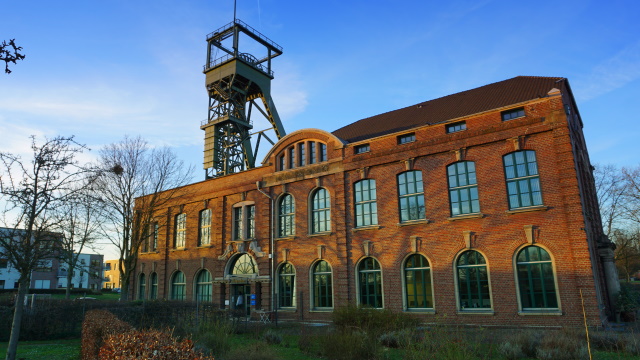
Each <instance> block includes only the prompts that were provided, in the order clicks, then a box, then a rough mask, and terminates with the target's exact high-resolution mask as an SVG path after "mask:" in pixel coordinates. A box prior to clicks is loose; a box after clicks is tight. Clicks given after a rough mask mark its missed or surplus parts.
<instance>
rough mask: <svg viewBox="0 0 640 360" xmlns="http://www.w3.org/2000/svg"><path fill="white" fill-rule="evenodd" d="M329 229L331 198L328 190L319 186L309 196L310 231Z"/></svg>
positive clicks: (318, 231) (319, 231) (315, 232)
mask: <svg viewBox="0 0 640 360" xmlns="http://www.w3.org/2000/svg"><path fill="white" fill-rule="evenodd" d="M327 231H331V200H330V199H329V192H328V191H327V190H326V189H323V188H320V189H318V190H316V191H315V192H314V193H313V195H312V196H311V232H312V233H313V234H317V233H321V232H327Z"/></svg>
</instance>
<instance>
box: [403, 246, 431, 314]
mask: <svg viewBox="0 0 640 360" xmlns="http://www.w3.org/2000/svg"><path fill="white" fill-rule="evenodd" d="M404 286H405V288H404V289H405V295H406V305H407V309H431V308H433V288H432V286H431V267H430V266H429V260H427V258H425V257H424V256H422V255H420V254H413V255H411V256H409V257H408V258H407V260H406V261H405V262H404Z"/></svg>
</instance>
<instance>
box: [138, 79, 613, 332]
mask: <svg viewBox="0 0 640 360" xmlns="http://www.w3.org/2000/svg"><path fill="white" fill-rule="evenodd" d="M536 79H538V78H536ZM543 79H547V78H543ZM548 79H551V78H548ZM553 80H555V78H553ZM524 82H525V83H526V82H527V79H525V80H524ZM505 83H506V82H505ZM551 84H553V86H548V89H547V91H545V93H542V94H539V95H538V96H535V97H531V98H529V99H527V100H526V101H519V102H518V103H510V104H505V105H503V106H499V107H494V108H489V109H486V110H483V111H476V112H473V111H471V110H469V111H468V113H467V114H465V115H464V116H458V117H455V118H450V119H447V120H445V121H439V122H437V123H428V122H427V123H424V124H422V125H415V126H411V127H410V128H405V129H401V128H402V126H401V125H402V124H398V128H397V129H392V130H390V131H381V132H380V135H374V136H372V135H363V136H360V137H359V138H357V137H351V139H349V140H348V139H345V138H344V137H343V138H340V137H338V136H337V135H340V134H344V132H341V130H338V131H336V132H334V133H333V134H332V133H328V132H325V131H322V130H317V129H304V130H299V131H296V132H293V133H291V134H289V135H287V136H286V137H284V138H282V139H281V140H280V141H279V142H278V143H276V144H275V146H274V147H273V148H272V149H271V151H270V152H269V154H268V155H267V157H266V159H265V161H264V162H263V166H262V167H259V168H255V169H251V170H248V171H245V172H242V173H238V174H233V175H228V176H223V177H219V178H215V179H209V180H206V181H202V182H198V183H195V184H192V185H189V186H185V187H184V188H183V189H181V190H182V192H181V196H180V197H178V198H175V199H174V200H172V202H171V203H170V205H169V206H168V207H167V208H164V209H159V210H158V212H157V214H158V215H157V219H158V224H159V231H158V245H157V248H156V249H152V248H150V249H148V250H149V251H147V252H144V253H141V254H140V257H139V263H138V267H137V269H136V273H135V275H134V279H133V281H132V283H133V285H132V286H133V293H134V294H136V295H135V296H136V297H140V296H142V295H141V294H140V291H141V289H142V290H144V291H145V294H144V296H145V297H146V298H149V297H154V296H152V295H151V291H152V290H151V287H152V284H151V282H150V281H151V280H150V279H151V278H150V277H151V276H154V277H157V295H156V296H155V297H157V298H160V299H171V298H172V296H173V295H172V290H171V279H172V275H173V274H174V273H175V272H176V271H181V272H183V273H184V275H185V278H186V285H185V286H184V290H185V296H184V299H186V300H195V299H196V293H195V292H196V287H197V286H196V285H195V283H196V278H197V276H198V274H199V272H200V271H201V270H203V269H206V270H208V271H209V272H210V273H211V277H212V280H211V283H212V285H211V286H210V287H209V288H207V287H204V289H211V290H210V291H211V294H210V296H211V297H210V298H211V301H212V302H213V303H214V304H219V305H220V307H222V308H234V307H235V302H236V299H237V297H236V295H237V293H238V291H239V289H241V287H240V286H241V285H244V286H247V285H248V289H250V291H251V293H252V294H255V299H252V298H250V297H247V298H246V299H247V301H251V300H254V301H255V305H253V306H251V308H250V310H249V311H252V310H255V309H260V308H262V309H266V310H269V309H271V308H272V306H275V307H280V309H279V310H278V311H279V316H280V317H290V318H296V319H300V318H304V319H328V318H329V314H330V311H331V309H332V308H336V307H340V306H344V305H347V304H349V303H351V304H358V303H361V302H362V295H363V294H362V293H361V290H360V289H361V287H360V286H359V277H358V273H359V271H358V267H359V266H360V264H362V262H361V261H362V260H363V259H368V258H373V259H375V260H376V261H377V262H378V263H379V265H380V273H381V289H382V297H381V299H382V304H381V307H384V308H388V309H392V310H396V311H407V312H411V313H415V314H416V316H419V317H421V318H423V319H424V321H427V322H432V321H440V322H446V323H458V324H481V325H488V326H490V325H497V326H552V327H553V326H568V325H570V326H579V325H580V324H582V322H583V310H582V300H584V309H585V312H586V316H587V321H588V323H589V325H591V326H600V325H602V324H603V323H604V322H606V317H607V316H610V315H611V305H610V301H609V293H610V292H611V290H610V287H611V285H610V284H608V283H607V281H606V279H607V277H606V276H605V275H606V274H605V266H604V265H603V264H604V262H603V258H604V255H603V253H604V252H606V251H608V250H610V248H609V245H610V243H609V242H608V239H606V238H605V237H604V236H603V235H602V230H601V227H600V217H599V213H598V208H597V201H596V198H595V190H594V186H593V177H592V175H591V165H590V163H589V158H588V154H587V152H586V146H585V143H584V138H583V135H582V130H581V129H582V122H581V120H580V117H579V114H578V113H577V109H576V107H575V103H574V100H573V97H572V95H571V90H570V88H569V86H568V82H567V81H566V79H562V80H561V81H556V82H551ZM506 89H507V90H513V89H509V88H508V87H507V88H506ZM473 91H475V92H481V91H485V90H482V88H479V89H474V90H470V92H473ZM490 96H494V94H490ZM434 104H435V101H434ZM430 105H431V102H426V103H424V104H420V105H417V106H416V107H418V108H419V107H422V106H426V107H428V106H430ZM514 108H523V109H524V113H525V116H520V117H516V118H514V119H511V120H508V121H503V119H502V117H501V112H502V111H504V110H509V109H514ZM407 109H409V108H406V109H401V110H398V112H400V111H405V112H406V111H409V110H407ZM389 114H391V113H389ZM396 115H397V116H401V115H402V113H397V114H396ZM371 119H373V120H371ZM366 120H368V121H375V120H376V118H375V117H374V118H370V119H366ZM363 121H364V120H363ZM377 121H380V119H378V120H377ZM461 121H464V122H465V124H466V129H464V130H462V131H457V132H453V133H447V131H446V128H447V125H450V124H454V123H458V122H461ZM408 133H413V134H415V141H412V142H408V143H404V144H399V140H398V136H401V135H403V134H408ZM355 138H357V140H353V139H355ZM301 143H304V144H305V156H306V164H307V165H305V166H300V165H299V163H297V164H296V165H295V166H294V167H293V168H289V167H290V166H289V162H288V161H289V160H288V154H289V152H288V149H289V148H291V147H292V146H293V147H294V148H295V150H296V161H298V160H299V159H298V157H299V151H300V148H299V144H301ZM311 143H315V144H316V145H315V147H316V152H317V153H316V157H315V160H316V163H314V164H309V162H310V161H311V155H310V154H309V149H310V148H311ZM320 144H325V145H326V150H327V159H326V161H319V160H320V151H321V150H320ZM364 144H368V145H369V151H366V152H364V153H360V154H357V153H356V151H355V148H356V147H358V146H359V145H364ZM525 150H532V151H534V152H535V156H536V161H537V167H538V177H539V181H540V187H541V196H542V203H541V204H539V205H536V206H524V207H516V208H514V207H513V206H512V207H511V208H510V203H509V200H508V198H509V197H508V190H507V184H506V180H505V166H504V164H503V156H504V155H507V154H512V153H514V152H516V151H525ZM282 155H285V158H284V161H283V162H284V163H285V169H281V160H280V156H282ZM459 161H470V162H471V161H472V162H474V164H475V173H476V178H477V192H478V198H479V207H480V208H479V211H476V212H473V213H472V214H465V215H458V216H453V215H452V212H451V208H450V193H449V182H448V176H447V166H449V165H451V164H454V163H457V162H459ZM405 171H418V172H420V174H421V175H422V183H423V188H424V200H425V206H424V219H417V220H415V221H406V222H401V220H400V214H399V213H400V211H401V210H400V204H399V193H398V191H399V190H398V182H397V181H398V175H399V174H401V173H404V172H405ZM362 179H373V180H375V183H376V203H377V224H374V225H372V226H364V227H356V226H355V219H354V214H355V209H354V207H355V194H354V184H355V183H356V182H357V181H360V180H362ZM319 188H324V189H326V190H327V191H328V193H329V198H330V214H331V215H330V231H325V232H321V233H318V234H311V233H312V229H311V227H310V226H311V225H310V224H311V222H312V216H311V214H310V212H311V210H310V209H311V207H312V204H311V202H312V200H311V197H312V195H313V194H314V191H315V190H317V189H319ZM261 191H262V192H264V194H263V193H261ZM284 194H290V195H291V196H293V199H294V201H295V216H294V221H295V235H293V236H278V226H279V222H280V220H279V212H278V207H279V202H280V199H281V198H282V196H283V195H284ZM265 195H268V196H269V197H267V196H265ZM270 199H272V200H270ZM246 205H253V206H255V236H254V237H253V238H251V239H246V240H243V239H240V240H234V231H233V228H234V218H233V216H234V215H233V213H234V212H233V208H234V206H246ZM273 207H275V209H273ZM205 208H208V209H211V210H212V220H211V222H212V226H211V243H210V244H209V245H203V246H198V241H199V240H198V233H199V230H198V229H199V213H200V211H201V210H203V209H205ZM274 210H275V211H274ZM179 213H185V214H186V242H185V246H184V248H178V249H176V248H175V245H174V241H175V232H176V231H175V218H176V215H177V214H179ZM274 221H275V223H274ZM272 235H273V236H274V239H273V240H272V239H271V237H272ZM272 242H273V244H274V246H273V249H271V246H270V244H271V243H272ZM528 246H537V247H540V248H542V249H544V250H545V251H546V252H547V253H548V254H549V255H550V259H551V265H552V269H553V274H552V275H548V274H547V277H546V278H545V279H547V280H549V279H552V281H551V283H548V284H546V285H545V286H547V287H549V286H553V287H554V289H550V288H547V291H551V292H554V291H555V294H556V300H557V305H553V304H552V305H550V306H545V307H544V308H537V307H536V308H535V309H533V308H528V307H527V306H525V304H524V303H523V299H521V298H520V295H519V294H520V292H519V290H522V289H519V286H524V285H523V284H524V282H523V281H524V280H519V278H518V274H517V272H516V267H517V266H518V265H517V264H516V263H517V261H518V260H516V256H517V254H518V253H519V252H520V251H521V250H522V249H524V248H526V247H528ZM468 250H473V251H477V252H479V253H480V254H482V256H483V257H484V259H485V261H486V266H485V267H484V268H485V269H486V272H487V275H486V277H485V279H486V280H488V286H489V296H490V300H487V302H486V303H485V306H486V307H484V308H480V309H479V308H464V307H463V305H462V301H461V300H459V297H460V291H464V290H460V289H462V288H463V287H461V286H460V284H462V283H465V284H466V282H465V281H464V280H462V279H460V278H459V275H458V270H456V264H457V263H458V261H459V260H458V259H459V258H460V255H461V254H462V253H464V252H465V251H468ZM241 254H248V255H249V256H251V259H253V261H255V264H256V269H257V270H256V272H255V274H253V275H246V276H243V275H237V274H236V275H233V274H232V273H233V270H232V265H233V262H234V261H235V260H236V259H237V258H238V256H240V255H241ZM270 254H273V262H274V264H275V268H276V270H278V269H280V266H281V265H282V264H284V263H289V264H291V265H293V267H294V269H295V281H294V283H295V288H294V289H295V290H294V291H295V297H294V300H293V304H292V305H293V306H286V307H283V306H276V305H275V303H272V301H271V284H272V281H271V270H272V268H271V266H272V259H271V258H270V256H269V255H270ZM412 254H421V255H422V256H424V257H425V258H426V259H427V260H428V266H429V268H430V269H429V272H428V273H427V274H428V276H430V277H431V286H432V298H431V299H430V301H431V305H430V306H427V307H426V308H421V309H414V308H408V299H407V291H406V278H405V275H404V274H405V266H406V265H405V262H406V260H407V259H408V257H409V256H410V255H412ZM319 260H324V261H326V262H327V263H328V264H329V265H330V266H331V277H332V287H331V288H332V294H331V299H332V307H329V308H326V307H323V308H319V307H316V308H314V307H313V304H314V301H315V300H313V296H314V290H313V288H312V285H311V283H312V282H313V280H312V279H313V276H312V272H313V266H314V265H315V264H316V263H317V262H318V261H319ZM140 274H144V276H145V287H140V284H139V281H140ZM152 274H154V275H152ZM423 274H424V273H423ZM428 283H429V281H426V284H427V285H428ZM423 284H425V283H423ZM549 284H551V285H549ZM242 290H243V291H244V290H245V288H244V287H242ZM154 291H155V290H154ZM175 291H179V290H175ZM207 291H209V290H207ZM367 291H368V290H367ZM474 291H476V290H474ZM276 292H278V293H279V290H276ZM472 292H473V291H472ZM280 295H282V294H280ZM551 297H553V296H551ZM554 301H555V300H554Z"/></svg>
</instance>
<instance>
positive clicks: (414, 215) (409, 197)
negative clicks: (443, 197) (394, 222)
mask: <svg viewBox="0 0 640 360" xmlns="http://www.w3.org/2000/svg"><path fill="white" fill-rule="evenodd" d="M398 204H399V207H400V222H407V221H412V220H422V219H426V217H425V211H424V188H423V186H422V172H421V171H406V172H403V173H402V174H399V175H398Z"/></svg>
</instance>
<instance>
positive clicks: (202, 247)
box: [198, 244, 213, 249]
mask: <svg viewBox="0 0 640 360" xmlns="http://www.w3.org/2000/svg"><path fill="white" fill-rule="evenodd" d="M212 247H213V245H211V244H206V245H200V246H198V249H209V248H212Z"/></svg>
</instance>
